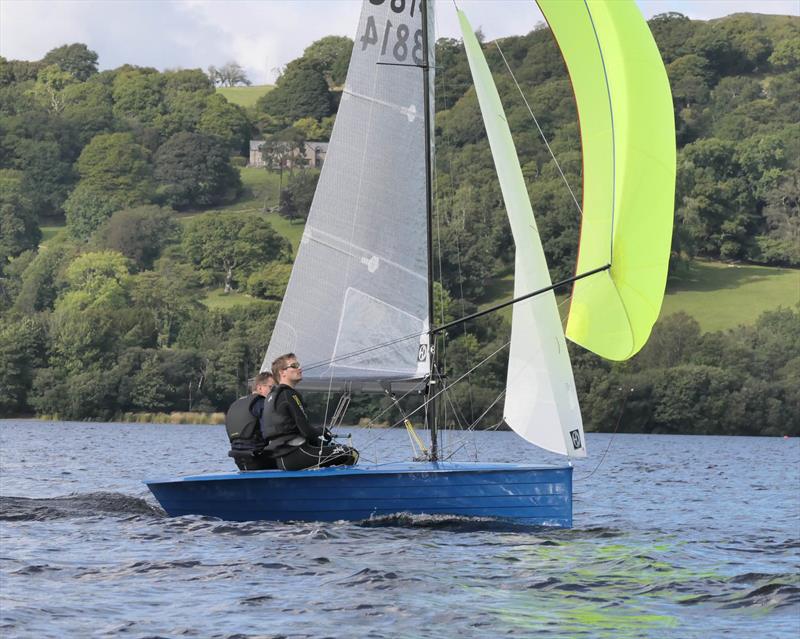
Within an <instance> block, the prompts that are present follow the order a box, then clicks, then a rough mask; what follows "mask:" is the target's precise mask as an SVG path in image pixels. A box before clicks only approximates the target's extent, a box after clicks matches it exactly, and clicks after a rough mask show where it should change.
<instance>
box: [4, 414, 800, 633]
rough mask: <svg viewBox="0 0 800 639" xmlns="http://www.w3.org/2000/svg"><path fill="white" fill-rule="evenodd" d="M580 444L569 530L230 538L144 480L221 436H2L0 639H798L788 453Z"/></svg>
mask: <svg viewBox="0 0 800 639" xmlns="http://www.w3.org/2000/svg"><path fill="white" fill-rule="evenodd" d="M352 432H353V436H354V443H355V444H356V446H358V447H359V448H361V449H362V452H363V453H365V454H366V455H367V456H368V457H369V458H378V459H379V460H380V461H389V460H390V459H392V458H396V457H398V456H399V457H407V455H408V450H407V436H406V434H405V432H404V431H399V430H398V431H381V432H376V431H365V430H359V429H352ZM450 437H451V439H452V442H451V443H452V444H454V445H456V444H457V443H458V441H459V440H460V435H457V434H452V435H451V436H450ZM474 442H475V443H474V445H473V444H470V445H467V446H465V447H463V448H461V450H460V456H461V458H465V459H468V458H470V457H471V456H473V455H474V454H475V452H476V451H477V450H480V451H481V454H480V459H481V460H482V461H531V462H537V461H554V460H553V459H552V457H549V456H547V455H546V454H545V453H542V452H539V451H537V450H536V449H534V448H533V447H530V446H527V445H525V444H524V443H522V442H521V440H520V439H519V438H517V437H516V436H515V435H514V434H512V433H478V434H476V435H475V438H474ZM609 443H610V444H611V447H610V449H609V450H608V454H607V456H606V457H605V459H604V461H603V463H602V464H601V465H600V466H599V467H597V464H598V462H599V461H600V458H601V457H602V455H603V451H605V450H606V448H607V447H608V446H609ZM588 446H589V448H590V452H591V453H593V455H592V457H590V458H589V459H588V460H586V461H582V462H580V463H578V464H576V470H575V513H574V514H575V528H574V529H573V530H537V529H530V528H525V527H519V526H510V525H504V524H499V523H494V522H487V521H475V520H467V519H457V518H438V517H417V516H415V517H404V516H397V517H391V518H385V519H380V520H376V521H368V522H361V523H345V522H339V523H329V524H328V523H326V524H322V523H320V524H313V523H312V524H309V523H302V524H276V523H268V522H252V523H229V522H223V521H219V520H215V519H209V518H201V517H181V518H175V519H170V518H168V517H166V516H164V514H163V512H162V511H161V510H160V509H159V508H158V507H157V505H156V504H155V502H154V501H153V499H152V498H151V497H150V494H149V491H147V489H146V487H145V486H144V485H143V484H142V483H141V480H142V479H143V478H150V477H163V476H165V475H172V474H176V475H177V474H195V473H201V472H217V471H221V470H230V469H231V467H232V466H231V462H230V460H229V459H228V458H226V457H225V456H224V455H225V451H226V441H225V434H224V429H223V428H222V427H220V426H170V425H129V424H79V423H64V422H31V421H0V633H1V634H2V635H3V636H4V637H36V638H38V637H59V638H60V637H103V636H117V635H120V636H126V637H230V638H233V637H286V638H293V639H294V638H300V637H314V638H319V637H375V638H379V637H385V638H387V639H388V638H391V639H395V638H419V637H436V638H442V637H498V636H515V637H534V636H535V637H615V638H616V637H654V638H662V637H675V638H685V637H703V638H704V639H712V638H715V637H721V636H723V635H725V636H729V637H742V638H744V637H746V638H748V639H749V638H751V637H764V638H767V637H792V638H794V637H797V636H798V634H800V576H799V574H800V440H797V439H790V440H783V439H768V438H729V437H677V436H644V435H617V436H616V437H614V438H613V441H612V438H611V436H610V435H601V434H589V435H588ZM393 450H397V451H398V454H393V453H392V451H393ZM509 451H511V452H509ZM595 469H596V470H595Z"/></svg>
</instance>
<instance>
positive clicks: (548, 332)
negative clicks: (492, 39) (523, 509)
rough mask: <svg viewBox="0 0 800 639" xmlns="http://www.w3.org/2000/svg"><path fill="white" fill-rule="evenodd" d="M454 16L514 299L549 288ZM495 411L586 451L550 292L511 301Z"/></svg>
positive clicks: (482, 63) (520, 190)
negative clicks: (504, 233)
mask: <svg viewBox="0 0 800 639" xmlns="http://www.w3.org/2000/svg"><path fill="white" fill-rule="evenodd" d="M458 17H459V22H460V25H461V33H462V36H463V38H464V48H465V50H466V52H467V59H468V61H469V66H470V71H471V72H472V79H473V82H474V84H475V92H476V94H477V96H478V103H479V105H480V109H481V115H482V116H483V121H484V125H485V127H486V134H487V137H488V139H489V146H490V148H491V150H492V158H493V159H494V163H495V168H496V171H497V176H498V179H499V182H500V189H501V192H502V194H503V201H504V203H505V206H506V211H507V212H508V218H509V222H510V223H511V232H512V235H513V237H514V244H515V245H516V254H515V261H514V264H515V269H514V296H515V297H520V296H522V295H525V294H527V293H530V292H531V291H534V290H539V289H544V288H547V287H549V286H551V280H550V274H549V272H548V269H547V261H546V259H545V256H544V250H543V248H542V243H541V240H540V239H539V233H538V230H537V227H536V221H535V220H534V217H533V210H532V207H531V203H530V199H529V198H528V192H527V188H526V186H525V180H524V178H523V176H522V169H521V167H520V164H519V159H518V157H517V153H516V148H515V146H514V141H513V140H512V138H511V132H510V131H509V128H508V123H507V121H506V117H505V111H504V109H503V106H502V103H501V102H500V96H499V95H498V93H497V89H496V87H495V85H494V81H493V80H492V75H491V72H490V71H489V67H488V65H487V63H486V59H485V57H484V55H483V52H482V51H481V47H480V44H479V43H478V40H477V38H476V37H475V34H474V33H473V31H472V27H471V26H470V24H469V21H468V20H467V17H466V16H465V15H464V13H463V12H461V11H459V12H458ZM601 275H602V274H601ZM503 415H504V418H505V421H506V423H507V424H508V425H509V426H511V428H512V429H514V431H515V432H516V433H517V434H518V435H520V436H521V437H523V438H524V439H526V440H528V441H529V442H531V443H533V444H535V445H537V446H539V447H541V448H544V449H546V450H549V451H552V452H555V453H560V454H563V455H569V456H572V457H584V456H585V455H586V447H585V438H584V436H583V423H582V419H581V412H580V407H579V405H578V398H577V393H576V390H575V382H574V379H573V376H572V367H571V365H570V361H569V355H568V353H567V344H566V340H565V338H564V331H563V329H562V326H561V318H560V317H559V314H558V306H557V304H556V299H555V294H554V293H553V291H552V290H549V291H547V292H545V293H543V294H541V295H539V296H537V297H532V298H530V299H527V300H524V301H521V302H518V303H516V304H515V305H514V309H513V311H512V322H511V346H510V350H509V362H508V377H507V380H506V398H505V407H504V412H503Z"/></svg>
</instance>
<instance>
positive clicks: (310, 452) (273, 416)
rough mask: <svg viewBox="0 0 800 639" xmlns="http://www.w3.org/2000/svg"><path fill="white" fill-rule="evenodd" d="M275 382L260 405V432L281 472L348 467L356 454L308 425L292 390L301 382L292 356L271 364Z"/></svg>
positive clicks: (297, 397) (280, 358) (306, 418)
mask: <svg viewBox="0 0 800 639" xmlns="http://www.w3.org/2000/svg"><path fill="white" fill-rule="evenodd" d="M272 374H273V376H274V377H275V381H276V382H277V383H276V385H275V387H274V388H273V389H272V392H270V394H269V395H268V396H267V399H266V401H265V403H264V412H263V413H262V416H261V431H262V433H263V434H264V437H266V438H267V439H268V440H269V445H268V446H267V450H268V451H269V453H270V454H271V455H272V456H273V457H274V458H275V461H276V463H277V466H278V468H279V469H281V470H302V469H304V468H313V467H322V466H340V465H345V466H350V465H353V464H355V463H356V462H357V461H358V451H357V450H355V449H354V448H350V447H349V446H342V445H340V444H336V443H334V442H333V440H332V438H331V436H330V433H329V432H327V431H326V429H324V428H323V427H321V426H313V425H312V424H311V423H310V422H309V421H308V415H307V413H306V408H305V405H304V404H303V398H302V396H301V395H300V393H298V392H297V391H296V390H295V386H296V385H297V384H299V383H300V382H301V381H302V380H303V369H302V368H301V366H300V363H299V362H298V361H297V357H296V356H295V354H294V353H286V355H281V356H280V357H278V358H277V359H276V360H275V361H274V362H272Z"/></svg>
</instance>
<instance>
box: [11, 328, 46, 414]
mask: <svg viewBox="0 0 800 639" xmlns="http://www.w3.org/2000/svg"><path fill="white" fill-rule="evenodd" d="M46 339H47V337H46V334H45V327H44V325H43V323H42V322H41V321H40V320H39V318H37V317H34V318H23V319H20V320H18V321H15V322H8V323H7V324H4V325H3V326H2V328H0V388H2V389H3V391H2V393H0V415H14V414H20V413H25V412H28V411H30V406H29V404H28V393H29V391H30V388H31V384H32V382H33V372H34V369H36V368H37V367H40V366H42V365H43V363H44V353H45V345H46Z"/></svg>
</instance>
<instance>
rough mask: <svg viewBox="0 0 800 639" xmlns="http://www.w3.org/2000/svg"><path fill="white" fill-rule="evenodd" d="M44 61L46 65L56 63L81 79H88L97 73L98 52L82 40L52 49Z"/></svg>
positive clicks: (63, 69)
mask: <svg viewBox="0 0 800 639" xmlns="http://www.w3.org/2000/svg"><path fill="white" fill-rule="evenodd" d="M42 62H43V63H44V64H45V65H49V64H55V65H56V66H58V68H60V69H61V70H62V71H66V72H67V73H70V74H71V75H73V76H74V77H75V78H76V79H78V80H80V81H84V80H88V79H89V78H90V77H91V76H92V75H94V74H95V73H97V54H96V53H95V52H94V51H92V50H91V49H89V47H87V46H86V45H85V44H82V43H80V42H76V43H74V44H65V45H63V46H60V47H57V48H55V49H51V50H50V51H48V52H47V53H46V54H45V56H44V58H42Z"/></svg>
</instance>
